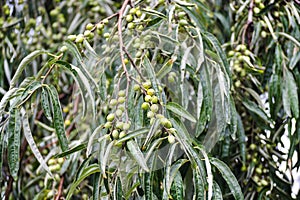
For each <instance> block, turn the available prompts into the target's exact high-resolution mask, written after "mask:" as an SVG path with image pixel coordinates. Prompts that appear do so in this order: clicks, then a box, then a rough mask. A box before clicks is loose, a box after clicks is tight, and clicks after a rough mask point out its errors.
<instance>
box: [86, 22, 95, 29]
mask: <svg viewBox="0 0 300 200" xmlns="http://www.w3.org/2000/svg"><path fill="white" fill-rule="evenodd" d="M93 28H94V25H93V24H92V23H88V24H87V25H86V27H85V29H86V30H92V29H93Z"/></svg>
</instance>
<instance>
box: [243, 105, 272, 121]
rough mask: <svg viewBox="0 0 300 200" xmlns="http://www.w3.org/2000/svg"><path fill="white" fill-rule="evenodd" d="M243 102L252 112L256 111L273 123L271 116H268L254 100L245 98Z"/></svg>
mask: <svg viewBox="0 0 300 200" xmlns="http://www.w3.org/2000/svg"><path fill="white" fill-rule="evenodd" d="M242 103H243V105H244V106H245V107H246V108H247V109H248V110H249V111H251V112H253V113H255V114H256V115H258V116H259V117H260V118H261V119H263V120H264V121H265V122H267V123H271V121H270V119H269V117H268V116H267V114H266V113H265V112H264V111H263V110H262V109H261V108H260V107H258V105H256V104H255V103H254V102H252V101H250V100H248V99H244V101H243V102H242Z"/></svg>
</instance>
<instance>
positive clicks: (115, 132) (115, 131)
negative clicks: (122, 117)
mask: <svg viewBox="0 0 300 200" xmlns="http://www.w3.org/2000/svg"><path fill="white" fill-rule="evenodd" d="M111 135H112V137H113V138H114V139H118V137H119V132H118V131H117V130H113V132H112V134H111Z"/></svg>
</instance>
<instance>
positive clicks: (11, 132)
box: [7, 108, 21, 180]
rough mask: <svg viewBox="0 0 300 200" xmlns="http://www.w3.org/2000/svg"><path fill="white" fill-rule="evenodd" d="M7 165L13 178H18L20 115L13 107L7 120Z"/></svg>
mask: <svg viewBox="0 0 300 200" xmlns="http://www.w3.org/2000/svg"><path fill="white" fill-rule="evenodd" d="M7 134H8V145H7V147H8V148H7V150H8V158H7V159H8V166H9V171H10V174H11V175H12V177H13V178H14V180H17V179H18V171H19V163H20V161H19V158H20V145H21V144H20V143H21V141H20V140H21V117H20V111H19V109H17V108H14V109H12V110H11V112H10V118H9V121H8V129H7Z"/></svg>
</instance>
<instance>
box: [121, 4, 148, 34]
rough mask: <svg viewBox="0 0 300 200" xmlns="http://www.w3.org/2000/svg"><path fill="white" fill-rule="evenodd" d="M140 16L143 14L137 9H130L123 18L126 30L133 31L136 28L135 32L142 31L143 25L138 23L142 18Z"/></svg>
mask: <svg viewBox="0 0 300 200" xmlns="http://www.w3.org/2000/svg"><path fill="white" fill-rule="evenodd" d="M142 14H143V13H142V11H141V10H140V8H139V7H136V8H131V9H130V10H129V13H128V14H127V15H126V17H125V19H126V21H127V28H128V29H129V30H133V29H135V28H137V30H139V31H142V30H143V29H144V26H143V24H141V23H140V21H139V18H140V17H141V16H142ZM136 26H137V27H136Z"/></svg>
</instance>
